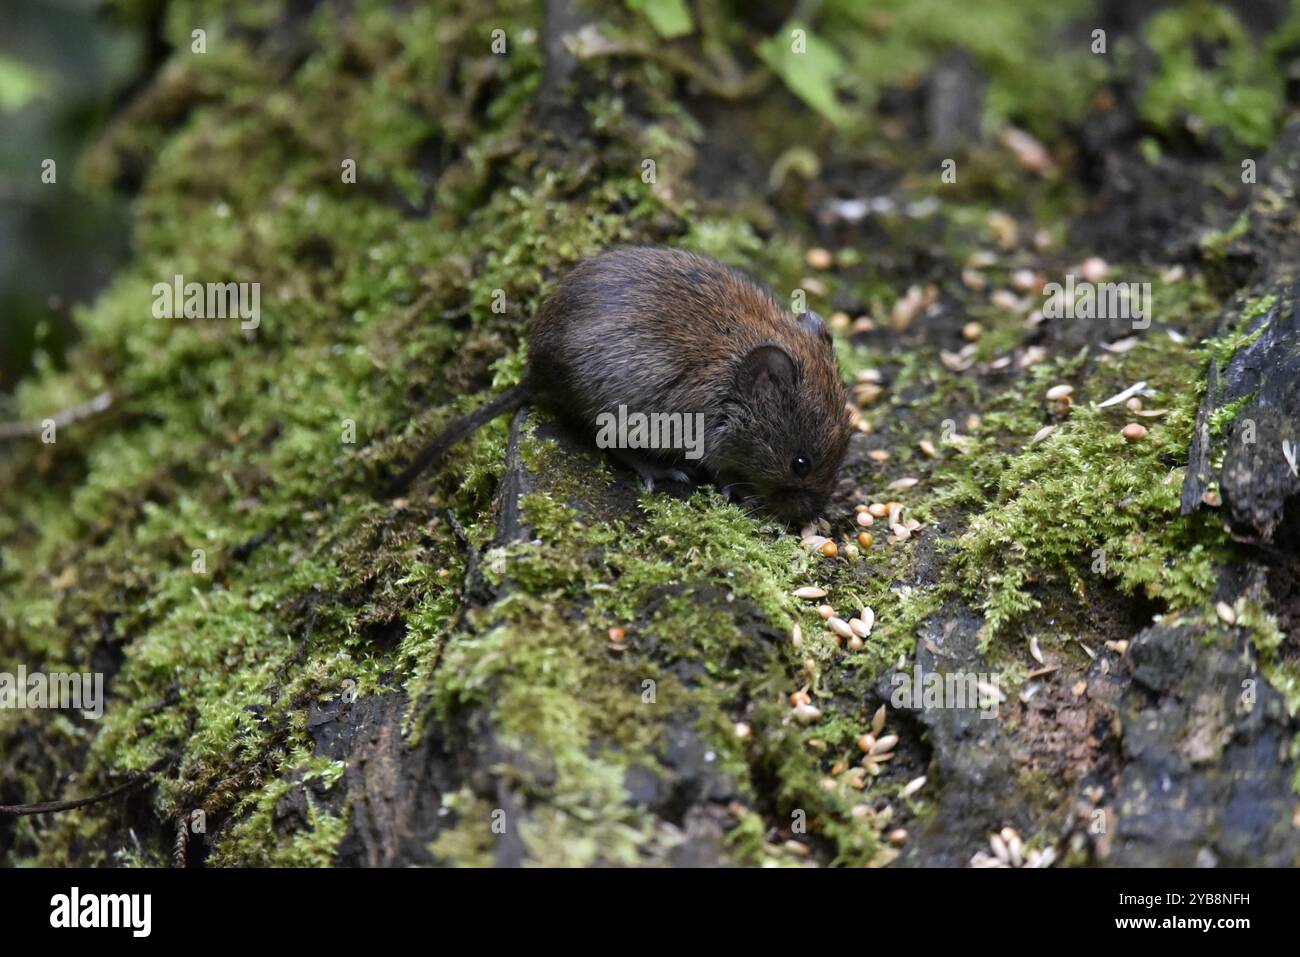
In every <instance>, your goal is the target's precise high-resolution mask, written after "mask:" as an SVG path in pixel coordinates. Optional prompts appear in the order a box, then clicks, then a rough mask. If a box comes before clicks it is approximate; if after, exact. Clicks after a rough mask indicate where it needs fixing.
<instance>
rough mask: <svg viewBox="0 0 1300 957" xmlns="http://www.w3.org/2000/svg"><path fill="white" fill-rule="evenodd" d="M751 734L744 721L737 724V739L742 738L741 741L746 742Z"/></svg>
mask: <svg viewBox="0 0 1300 957" xmlns="http://www.w3.org/2000/svg"><path fill="white" fill-rule="evenodd" d="M749 732H750V728H749V725H747V724H745V722H743V721H737V722H736V737H738V738H740V740H741V741H744V740H745V739H746V738H748V737H749Z"/></svg>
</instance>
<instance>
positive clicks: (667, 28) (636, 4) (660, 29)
mask: <svg viewBox="0 0 1300 957" xmlns="http://www.w3.org/2000/svg"><path fill="white" fill-rule="evenodd" d="M627 5H628V8H629V9H631V10H635V11H637V12H638V13H641V14H644V15H645V18H646V19H647V20H649V21H650V26H652V27H654V28H655V32H656V33H658V34H659V35H660V36H661V37H664V38H665V39H668V40H671V39H672V38H673V37H680V36H684V35H685V34H687V33H690V32H691V31H692V30H694V29H695V21H694V20H693V19H692V18H691V11H690V8H689V7H688V6H686V0H627Z"/></svg>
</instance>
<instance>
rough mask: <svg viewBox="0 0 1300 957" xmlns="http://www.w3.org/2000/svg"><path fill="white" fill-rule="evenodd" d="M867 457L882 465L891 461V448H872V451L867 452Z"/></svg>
mask: <svg viewBox="0 0 1300 957" xmlns="http://www.w3.org/2000/svg"><path fill="white" fill-rule="evenodd" d="M867 458H869V459H871V461H873V462H876V463H879V464H880V465H884V464H885V463H886V462H888V461H889V450H888V449H872V450H871V451H870V452H868V453H867Z"/></svg>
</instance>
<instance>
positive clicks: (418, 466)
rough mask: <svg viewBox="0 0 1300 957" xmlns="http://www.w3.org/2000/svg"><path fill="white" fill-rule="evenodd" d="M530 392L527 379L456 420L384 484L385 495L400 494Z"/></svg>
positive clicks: (517, 406)
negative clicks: (436, 463) (455, 446)
mask: <svg viewBox="0 0 1300 957" xmlns="http://www.w3.org/2000/svg"><path fill="white" fill-rule="evenodd" d="M530 394H531V393H530V392H529V389H528V381H527V380H525V381H523V382H521V383H519V384H518V385H516V386H512V387H511V388H509V389H507V390H506V391H505V392H502V393H501V394H500V395H499V396H497V397H496V398H495V399H493V400H492V401H491V402H487V403H484V404H483V405H481V406H479V407H478V408H477V409H475V410H474V411H473V412H471V413H470V414H469V415H467V416H464V417H463V418H460V419H457V420H456V421H455V422H453V423H452V424H451V425H449V426H448V427H447V428H446V430H444V431H443V433H442V434H441V435H439V436H438V437H437V438H436V439H434V440H433V441H432V442H430V443H429V444H428V445H426V446H425V447H424V448H423V449H422V450H421V451H420V454H419V455H417V456H416V457H415V458H414V459H413V460H412V461H411V464H410V465H408V466H407V467H406V468H404V469H403V470H402V471H401V473H399V474H398V475H396V476H395V477H393V478H391V479H389V481H388V484H387V485H385V486H384V497H385V498H392V497H393V496H395V495H398V494H399V493H401V492H402V491H403V490H404V489H405V488H406V487H407V486H408V485H410V484H411V483H412V482H413V481H415V479H416V477H417V476H419V474H420V473H421V472H423V471H424V470H425V469H427V468H428V467H429V466H430V465H432V464H433V463H434V462H436V461H437V460H438V459H440V458H442V456H443V455H444V454H446V452H447V450H448V449H450V448H451V447H452V446H453V445H455V444H456V443H457V442H459V441H460V440H461V439H463V438H465V437H466V436H468V435H469V434H470V433H471V432H474V431H475V430H476V429H478V428H480V427H482V426H484V425H486V424H487V423H489V422H491V421H492V420H493V419H495V418H496V417H497V416H498V415H501V414H503V413H505V412H513V411H514V410H515V409H517V408H519V407H520V406H521V405H523V404H524V403H525V402H527V401H528V397H529V395H530Z"/></svg>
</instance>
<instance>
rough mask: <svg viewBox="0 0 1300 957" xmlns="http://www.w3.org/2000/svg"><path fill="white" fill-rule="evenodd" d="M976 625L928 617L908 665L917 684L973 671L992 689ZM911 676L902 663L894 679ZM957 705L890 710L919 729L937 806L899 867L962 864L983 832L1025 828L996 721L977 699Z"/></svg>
mask: <svg viewBox="0 0 1300 957" xmlns="http://www.w3.org/2000/svg"><path fill="white" fill-rule="evenodd" d="M981 623H982V621H981V619H980V617H979V616H977V615H973V614H971V613H970V612H968V611H964V610H962V609H960V608H947V609H945V610H944V612H941V613H940V614H939V615H936V616H935V617H934V618H932V619H931V620H930V622H929V623H928V624H927V626H926V628H925V630H924V631H923V633H922V635H921V637H920V639H919V640H918V642H917V646H916V658H915V662H914V664H915V666H916V668H917V669H919V674H920V675H921V680H922V681H924V675H925V674H926V673H932V674H936V675H946V674H950V673H962V674H969V673H974V674H979V675H985V676H988V678H987V679H986V680H988V681H989V683H991V684H994V685H996V684H997V678H996V677H994V676H992V675H991V672H992V671H993V670H994V669H993V668H992V667H991V666H990V665H989V664H988V662H987V661H986V660H985V659H984V657H983V656H982V655H981V654H980V652H979V649H978V645H979V634H978V633H979V627H980V625H981ZM917 674H918V672H917V671H916V670H914V669H913V663H909V664H908V666H907V670H906V671H905V672H903V673H902V675H901V677H906V678H909V679H915V677H916V675H917ZM893 677H894V676H893V675H889V674H887V675H885V676H884V677H882V679H881V682H880V685H879V690H880V693H881V694H882V695H883V696H885V698H886V699H887V700H888V699H889V698H890V697H892V696H893V695H894V692H895V690H896V688H895V686H894V680H893ZM915 684H916V682H915V680H912V686H915ZM913 690H914V691H915V690H916V688H915V687H913ZM955 703H956V702H945V704H955ZM965 703H966V704H967V705H969V706H967V707H961V708H958V707H950V706H945V707H937V708H933V707H932V708H916V707H914V708H912V709H910V710H903V711H893V712H891V713H893V714H896V715H899V716H903V715H907V714H911V715H914V716H915V721H916V722H917V723H918V724H919V725H920V726H921V727H922V728H923V729H924V731H925V737H926V741H927V742H928V744H929V747H930V749H931V752H932V757H931V762H930V767H929V769H927V771H926V772H925V773H926V776H927V778H928V779H929V783H928V784H927V793H928V794H929V795H930V797H931V798H932V799H934V800H936V801H937V802H938V810H937V812H936V813H935V814H934V816H933V817H932V818H931V819H930V820H929V821H928V822H927V824H926V826H925V827H924V829H923V830H921V831H920V832H919V833H918V834H917V835H916V837H915V839H914V844H913V846H912V848H910V849H909V855H908V858H907V863H910V864H917V865H920V866H927V867H929V866H939V867H964V866H965V865H966V864H967V862H968V861H969V860H970V857H971V855H972V854H973V853H974V852H975V851H976V850H979V849H980V848H984V847H986V846H987V841H988V834H989V832H990V831H996V830H998V829H1000V828H1002V827H1004V826H1006V825H1011V826H1019V827H1022V828H1023V827H1025V826H1026V824H1027V823H1028V813H1027V811H1028V805H1027V802H1026V801H1025V800H1024V798H1023V797H1022V796H1021V795H1020V794H1019V793H1018V787H1017V785H1016V768H1015V765H1014V763H1013V761H1012V759H1011V755H1010V753H1009V751H1008V740H1007V735H1006V733H1005V732H1006V728H1005V726H1004V724H1003V722H1002V720H1000V718H999V716H993V715H992V714H991V712H989V711H985V712H983V713H982V712H981V709H980V708H979V705H978V702H971V701H967V702H965ZM913 704H916V702H913ZM1004 707H1006V706H1005V705H1004Z"/></svg>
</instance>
